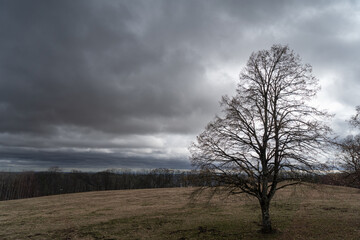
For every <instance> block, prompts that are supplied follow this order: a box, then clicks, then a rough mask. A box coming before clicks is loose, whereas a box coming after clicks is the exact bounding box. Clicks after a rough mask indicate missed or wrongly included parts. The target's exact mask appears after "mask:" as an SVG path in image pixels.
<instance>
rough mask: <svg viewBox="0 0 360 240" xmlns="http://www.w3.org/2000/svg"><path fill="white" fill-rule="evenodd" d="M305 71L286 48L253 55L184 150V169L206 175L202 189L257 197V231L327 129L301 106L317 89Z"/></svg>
mask: <svg viewBox="0 0 360 240" xmlns="http://www.w3.org/2000/svg"><path fill="white" fill-rule="evenodd" d="M311 71H312V69H311V66H310V65H308V64H302V63H301V59H300V57H299V56H298V55H296V54H295V53H294V52H293V51H292V50H290V49H289V48H288V46H282V45H274V46H272V47H271V49H270V50H262V51H259V52H256V53H253V54H252V55H251V56H250V58H249V60H248V62H247V65H246V67H245V68H244V69H243V70H242V72H241V74H240V82H239V84H238V86H237V94H236V96H234V97H231V98H230V97H228V96H224V97H223V98H222V101H221V104H222V107H223V115H222V116H217V117H216V118H215V120H214V121H212V122H210V123H209V124H208V125H207V126H206V129H205V131H204V132H203V133H201V134H200V135H199V136H198V137H197V142H196V143H193V144H192V146H191V147H190V152H191V154H192V164H193V165H194V166H195V167H197V168H198V169H199V170H200V171H202V172H206V173H207V175H208V176H211V179H212V180H211V184H210V185H212V186H214V185H217V186H221V188H223V189H224V188H225V189H226V190H228V192H229V193H231V194H239V193H246V194H250V195H252V196H254V197H256V198H257V199H258V201H259V203H260V207H261V213H262V231H263V232H264V233H270V232H272V231H273V229H272V226H271V221H270V212H269V207H270V201H271V199H272V198H273V196H274V194H275V192H276V191H277V190H278V189H281V188H284V187H286V186H289V185H293V184H296V183H298V182H297V181H289V180H297V178H295V176H296V175H297V174H298V173H303V172H304V171H305V172H309V171H313V170H314V169H315V168H316V167H317V166H318V163H319V162H318V161H317V156H318V155H317V153H319V151H320V150H321V149H322V147H323V144H324V143H325V142H326V136H327V134H328V133H329V132H330V129H329V128H328V127H327V126H326V125H325V124H324V123H323V120H324V119H325V118H326V117H328V116H329V115H328V114H327V113H326V112H323V111H319V110H317V109H316V108H314V107H312V106H310V105H309V104H307V102H308V101H309V100H310V99H312V97H314V96H315V94H316V92H317V90H318V89H319V87H318V80H317V79H316V78H315V77H314V76H313V75H312V74H311ZM280 182H283V183H281V184H279V183H280Z"/></svg>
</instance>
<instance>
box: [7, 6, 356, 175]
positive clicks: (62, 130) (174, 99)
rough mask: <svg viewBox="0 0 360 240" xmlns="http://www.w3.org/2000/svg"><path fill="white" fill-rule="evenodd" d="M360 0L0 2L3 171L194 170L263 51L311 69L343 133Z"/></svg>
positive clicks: (320, 101) (352, 99)
mask: <svg viewBox="0 0 360 240" xmlns="http://www.w3.org/2000/svg"><path fill="white" fill-rule="evenodd" d="M359 29H360V1H266V0H263V1H235V0H234V1H232V0H224V1H219V0H194V1H190V0H183V1H174V0H128V1H115V0H114V1H111V0H109V1H92V0H78V1H71V0H62V1H57V0H42V1H39V0H33V1H26V0H23V1H19V0H0V52H1V54H0V116H1V121H0V170H5V171H21V170H45V169H47V168H49V167H53V166H59V167H60V168H63V169H65V170H70V169H79V170H87V171H100V170H104V169H109V168H133V169H143V168H145V169H146V168H172V169H189V168H191V166H190V161H189V153H188V150H187V148H188V146H189V145H190V143H191V142H192V141H195V139H196V136H197V135H198V134H199V133H201V132H202V130H203V129H204V127H205V126H206V124H207V123H208V122H209V121H211V120H212V119H213V118H214V116H215V115H216V114H218V113H219V112H220V107H219V100H220V99H221V96H223V95H226V94H227V95H230V96H231V95H233V94H234V93H235V88H236V85H237V83H238V76H239V73H240V71H241V70H242V69H243V67H244V66H245V64H246V61H247V59H248V58H249V56H250V54H251V53H252V52H254V51H258V50H262V49H269V48H270V47H271V46H272V45H273V44H284V45H288V46H289V47H290V48H291V49H293V50H294V51H295V52H296V53H298V54H299V55H300V57H301V58H302V60H303V62H304V63H309V64H310V65H312V67H313V73H314V75H315V76H316V77H317V78H318V79H319V80H320V84H321V87H322V89H321V91H320V92H319V94H318V96H317V98H316V100H315V101H314V103H315V104H316V105H318V106H319V107H320V108H323V109H327V110H328V111H329V112H330V113H333V114H336V115H335V117H334V118H333V121H332V122H331V126H332V127H333V129H334V131H335V133H336V134H340V135H342V136H345V135H347V134H350V132H351V129H349V128H348V127H347V123H346V120H347V119H349V117H350V116H351V115H353V114H354V113H355V106H357V105H360V101H359V92H360V68H359V62H360V57H359V56H360V30H359Z"/></svg>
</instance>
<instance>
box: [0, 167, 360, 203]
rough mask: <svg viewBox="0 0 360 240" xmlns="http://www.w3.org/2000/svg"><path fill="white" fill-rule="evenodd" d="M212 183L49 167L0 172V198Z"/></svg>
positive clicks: (342, 180)
mask: <svg viewBox="0 0 360 240" xmlns="http://www.w3.org/2000/svg"><path fill="white" fill-rule="evenodd" d="M301 178H302V180H303V181H305V182H313V183H322V184H330V185H342V186H350V187H357V188H360V184H359V182H354V181H353V180H352V179H351V178H348V177H347V176H346V175H345V174H342V173H336V174H326V175H309V174H307V175H302V176H301ZM212 184H216V183H214V182H212V181H211V179H209V178H207V177H204V176H203V175H202V174H200V173H199V172H196V171H178V170H170V169H154V170H150V171H142V172H133V171H116V170H107V171H103V172H97V173H88V172H80V171H76V170H74V171H72V172H62V171H61V170H60V169H59V168H56V167H55V168H50V169H49V170H48V171H46V172H0V200H1V201H3V200H11V199H21V198H31V197H40V196H48V195H55V194H66V193H78V192H88V191H103V190H121V189H145V188H172V187H191V186H206V185H212Z"/></svg>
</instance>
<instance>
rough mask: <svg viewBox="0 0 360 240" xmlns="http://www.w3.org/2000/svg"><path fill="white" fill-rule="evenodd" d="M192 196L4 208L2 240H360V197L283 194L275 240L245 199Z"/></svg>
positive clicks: (121, 194) (93, 195)
mask: <svg viewBox="0 0 360 240" xmlns="http://www.w3.org/2000/svg"><path fill="white" fill-rule="evenodd" d="M193 190H194V189H191V188H172V189H147V190H122V191H103V192H90V193H77V194H66V195H56V196H49V197H40V198H32V199H22V200H11V201H3V202H0V239H182V240H184V239H360V190H359V189H352V188H345V187H333V186H324V185H311V186H305V185H301V186H295V187H290V188H288V189H284V190H281V191H279V192H278V193H277V195H276V197H275V199H274V200H273V201H272V205H271V214H272V222H273V225H274V227H275V228H276V229H277V232H276V233H275V234H271V235H262V234H261V233H259V232H258V230H259V229H260V226H259V223H260V220H261V216H260V210H259V206H258V202H257V201H256V200H255V199H253V198H249V197H246V196H236V197H228V198H223V197H214V198H213V199H212V200H211V201H210V202H209V201H207V200H206V199H205V198H203V199H198V200H197V201H196V202H191V201H190V200H189V196H190V193H191V192H192V191H193Z"/></svg>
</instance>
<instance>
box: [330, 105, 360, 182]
mask: <svg viewBox="0 0 360 240" xmlns="http://www.w3.org/2000/svg"><path fill="white" fill-rule="evenodd" d="M349 123H350V125H351V126H352V127H354V128H358V129H359V130H360V106H357V107H356V114H355V115H354V116H352V117H351V119H350V121H349ZM336 145H337V146H338V147H339V148H340V154H339V156H338V157H339V160H340V168H341V169H342V170H343V172H344V173H345V174H346V178H347V180H348V181H350V185H354V186H359V185H360V134H357V135H355V136H354V135H349V136H347V137H346V138H344V139H342V140H340V141H339V142H337V143H336Z"/></svg>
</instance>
